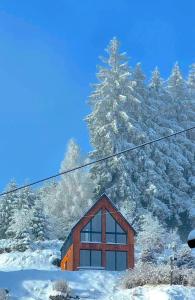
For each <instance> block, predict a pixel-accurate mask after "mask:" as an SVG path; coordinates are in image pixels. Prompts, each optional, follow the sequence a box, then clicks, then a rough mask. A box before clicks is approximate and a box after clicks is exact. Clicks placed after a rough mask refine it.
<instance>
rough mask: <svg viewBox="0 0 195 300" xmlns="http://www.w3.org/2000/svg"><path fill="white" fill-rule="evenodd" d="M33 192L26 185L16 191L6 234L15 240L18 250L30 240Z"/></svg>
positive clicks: (24, 247)
mask: <svg viewBox="0 0 195 300" xmlns="http://www.w3.org/2000/svg"><path fill="white" fill-rule="evenodd" d="M34 200H35V194H34V192H33V191H32V190H31V188H29V187H26V188H24V189H21V190H19V191H18V192H17V201H15V205H14V208H13V210H12V215H11V218H10V222H9V227H8V229H7V231H6V236H7V237H8V238H12V239H14V240H15V243H16V247H17V249H18V250H25V249H26V248H27V247H28V245H29V244H30V241H31V240H32V238H33V237H32V231H31V209H32V207H33V205H34Z"/></svg>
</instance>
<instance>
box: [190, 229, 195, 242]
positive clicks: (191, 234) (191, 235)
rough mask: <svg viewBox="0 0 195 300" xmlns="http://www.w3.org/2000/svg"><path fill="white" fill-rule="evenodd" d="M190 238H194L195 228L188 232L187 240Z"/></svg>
mask: <svg viewBox="0 0 195 300" xmlns="http://www.w3.org/2000/svg"><path fill="white" fill-rule="evenodd" d="M191 240H195V229H193V230H192V231H190V233H189V235H188V241H191Z"/></svg>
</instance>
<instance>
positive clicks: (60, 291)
mask: <svg viewBox="0 0 195 300" xmlns="http://www.w3.org/2000/svg"><path fill="white" fill-rule="evenodd" d="M49 298H50V299H51V300H68V299H70V287H69V285H68V283H67V282H66V281H63V280H58V281H55V282H54V283H53V295H51V296H50V297H49Z"/></svg>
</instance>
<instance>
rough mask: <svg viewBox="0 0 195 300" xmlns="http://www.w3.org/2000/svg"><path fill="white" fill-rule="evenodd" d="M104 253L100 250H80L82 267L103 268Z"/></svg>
mask: <svg viewBox="0 0 195 300" xmlns="http://www.w3.org/2000/svg"><path fill="white" fill-rule="evenodd" d="M101 265H102V251H100V250H80V266H81V267H101Z"/></svg>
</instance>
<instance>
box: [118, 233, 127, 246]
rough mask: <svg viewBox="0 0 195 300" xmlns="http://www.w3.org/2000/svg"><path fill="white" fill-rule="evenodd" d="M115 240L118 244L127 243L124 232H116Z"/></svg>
mask: <svg viewBox="0 0 195 300" xmlns="http://www.w3.org/2000/svg"><path fill="white" fill-rule="evenodd" d="M116 241H117V243H118V244H126V243H127V235H126V234H117V236H116Z"/></svg>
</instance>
